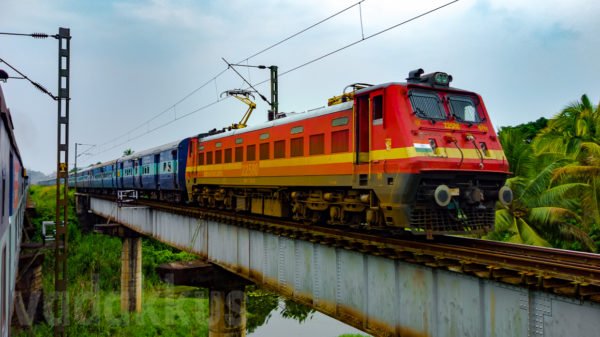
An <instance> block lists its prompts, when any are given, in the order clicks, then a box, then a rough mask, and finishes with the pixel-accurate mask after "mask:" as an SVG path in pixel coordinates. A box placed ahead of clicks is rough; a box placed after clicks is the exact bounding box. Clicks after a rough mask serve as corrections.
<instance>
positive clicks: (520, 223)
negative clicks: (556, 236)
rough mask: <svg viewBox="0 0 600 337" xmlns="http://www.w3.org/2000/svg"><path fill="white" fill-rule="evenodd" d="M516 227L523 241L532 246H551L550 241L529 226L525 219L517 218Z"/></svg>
mask: <svg viewBox="0 0 600 337" xmlns="http://www.w3.org/2000/svg"><path fill="white" fill-rule="evenodd" d="M517 227H519V233H520V236H521V240H522V242H523V243H526V244H528V245H534V246H542V247H551V245H550V243H548V241H546V240H545V239H544V238H542V237H541V236H540V235H539V234H538V233H537V232H536V230H535V229H534V228H533V227H532V226H530V225H529V224H528V223H527V222H525V220H523V219H517Z"/></svg>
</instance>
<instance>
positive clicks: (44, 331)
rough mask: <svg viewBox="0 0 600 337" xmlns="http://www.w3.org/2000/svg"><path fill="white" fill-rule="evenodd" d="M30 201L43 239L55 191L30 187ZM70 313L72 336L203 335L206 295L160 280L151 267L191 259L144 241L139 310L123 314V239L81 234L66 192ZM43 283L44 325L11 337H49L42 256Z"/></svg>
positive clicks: (47, 280)
mask: <svg viewBox="0 0 600 337" xmlns="http://www.w3.org/2000/svg"><path fill="white" fill-rule="evenodd" d="M30 197H31V198H32V200H33V201H34V202H35V203H36V213H37V214H36V215H35V216H34V218H33V219H32V222H33V223H34V225H35V226H37V227H38V228H37V229H38V230H37V231H36V235H35V236H34V238H33V239H34V240H35V241H41V235H40V233H41V222H42V221H44V220H54V216H55V213H54V212H55V204H56V203H55V200H56V189H55V187H53V186H32V187H31V188H30ZM68 220H69V256H68V262H67V263H68V269H67V272H68V275H67V277H68V282H69V283H68V292H67V294H68V295H67V296H68V299H69V314H68V316H69V317H68V322H69V324H68V326H67V330H66V332H67V334H68V335H70V336H157V335H160V336H207V335H208V317H209V315H208V296H207V293H206V291H204V290H199V289H197V288H191V287H173V286H169V285H166V284H164V283H162V282H160V281H159V278H158V276H157V274H156V271H155V268H156V266H158V265H159V264H162V263H165V262H171V261H176V260H189V259H194V258H195V257H194V256H193V255H191V254H187V253H183V252H179V251H177V250H175V249H172V248H170V247H168V246H166V245H164V244H161V243H158V242H155V241H152V240H148V239H144V240H143V241H142V254H143V255H142V256H143V262H142V268H143V274H144V282H143V294H142V299H143V311H142V312H141V313H133V314H129V313H123V312H121V308H120V290H119V289H120V268H121V265H120V258H121V241H120V239H118V238H115V237H109V236H105V235H99V234H94V233H90V234H84V233H82V232H81V231H80V230H79V226H78V220H77V217H76V215H75V212H74V201H73V192H72V191H71V192H70V193H69V214H68ZM43 268H44V272H43V275H44V276H43V277H44V279H43V284H44V292H45V301H46V305H45V308H44V317H45V318H46V320H47V322H45V323H42V324H38V325H35V326H32V327H31V329H25V330H17V329H14V330H13V331H12V335H13V336H19V337H20V336H23V337H25V336H51V335H52V334H53V328H52V324H51V321H52V304H51V296H49V294H53V293H54V280H53V275H54V272H53V268H54V256H53V254H51V253H48V254H46V259H45V262H44V266H43Z"/></svg>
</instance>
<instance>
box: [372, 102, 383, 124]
mask: <svg viewBox="0 0 600 337" xmlns="http://www.w3.org/2000/svg"><path fill="white" fill-rule="evenodd" d="M371 106H372V113H373V125H381V124H383V96H381V95H379V96H375V97H373V98H372V99H371Z"/></svg>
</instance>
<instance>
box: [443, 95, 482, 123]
mask: <svg viewBox="0 0 600 337" xmlns="http://www.w3.org/2000/svg"><path fill="white" fill-rule="evenodd" d="M448 102H449V103H450V104H449V106H450V112H451V113H452V116H454V118H455V119H456V120H457V121H458V122H463V123H479V122H481V116H479V113H478V112H477V107H476V105H475V102H474V100H473V98H472V97H469V96H457V95H448Z"/></svg>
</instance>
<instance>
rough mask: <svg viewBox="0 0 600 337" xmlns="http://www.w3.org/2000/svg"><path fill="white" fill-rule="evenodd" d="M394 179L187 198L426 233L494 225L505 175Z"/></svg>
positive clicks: (203, 188)
mask: <svg viewBox="0 0 600 337" xmlns="http://www.w3.org/2000/svg"><path fill="white" fill-rule="evenodd" d="M382 179H384V180H385V181H388V180H387V177H385V176H384V177H382ZM396 179H397V180H398V181H399V182H400V181H401V183H398V184H389V185H383V184H377V185H375V184H374V186H373V187H372V189H367V188H365V189H352V188H346V189H344V188H311V187H286V188H279V189H274V188H270V187H255V188H248V187H246V186H243V187H242V186H227V187H222V186H214V185H196V186H194V187H193V190H192V198H193V201H196V202H197V203H198V204H199V205H200V206H203V207H209V208H219V209H227V210H231V211H236V212H248V213H252V214H258V215H266V216H273V217H281V218H289V219H294V220H296V221H299V222H304V223H308V224H328V225H350V226H363V227H388V228H389V227H393V228H404V229H405V230H407V231H410V232H412V233H413V234H425V235H428V236H431V235H434V234H448V233H461V234H465V233H484V232H487V231H489V230H492V229H493V226H494V220H495V205H496V202H497V201H498V198H499V194H500V193H501V191H502V190H501V188H502V186H503V185H504V179H505V176H504V175H501V174H498V175H496V174H491V175H489V174H487V175H486V174H481V175H473V174H468V173H463V174H453V173H445V174H440V173H437V174H430V175H428V174H423V175H407V176H404V177H398V176H396ZM367 185H368V184H367ZM440 186H443V187H444V188H446V190H444V189H442V192H445V193H446V194H447V203H445V204H443V205H440V204H439V203H438V201H439V200H436V196H437V197H438V199H439V196H440V194H439V193H440V192H439V190H440V189H439V187H440ZM366 187H369V186H366Z"/></svg>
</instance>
